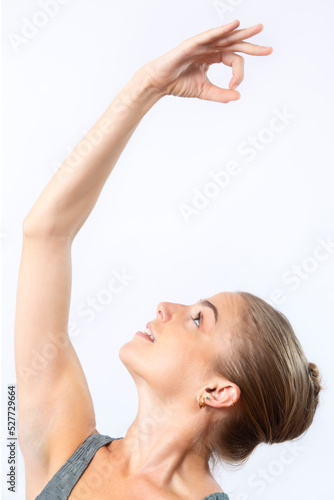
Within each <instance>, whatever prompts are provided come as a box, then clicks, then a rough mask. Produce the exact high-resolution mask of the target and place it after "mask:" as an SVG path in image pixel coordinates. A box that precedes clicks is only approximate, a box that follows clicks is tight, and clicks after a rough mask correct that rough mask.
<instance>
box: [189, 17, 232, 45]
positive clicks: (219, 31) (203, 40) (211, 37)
mask: <svg viewBox="0 0 334 500" xmlns="http://www.w3.org/2000/svg"><path fill="white" fill-rule="evenodd" d="M239 24H240V21H238V19H236V20H235V21H232V22H231V23H229V24H225V25H224V26H218V27H217V28H211V29H209V30H207V31H204V32H203V33H200V34H199V35H195V36H193V37H191V38H188V39H187V40H186V41H187V42H190V41H191V42H195V43H196V44H199V45H206V44H208V43H213V42H215V41H216V40H219V39H221V38H222V37H224V36H226V35H227V34H228V33H230V32H231V31H233V30H235V29H236V28H237V27H238V26H239Z"/></svg>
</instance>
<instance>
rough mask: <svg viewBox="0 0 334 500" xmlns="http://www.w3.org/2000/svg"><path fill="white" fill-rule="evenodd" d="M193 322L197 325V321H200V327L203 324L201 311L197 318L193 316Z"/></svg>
mask: <svg viewBox="0 0 334 500" xmlns="http://www.w3.org/2000/svg"><path fill="white" fill-rule="evenodd" d="M192 320H193V322H194V323H195V324H196V325H197V323H196V321H199V324H198V325H197V326H198V327H199V326H200V325H201V312H199V313H198V315H197V316H196V318H192Z"/></svg>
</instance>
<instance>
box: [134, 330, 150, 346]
mask: <svg viewBox="0 0 334 500" xmlns="http://www.w3.org/2000/svg"><path fill="white" fill-rule="evenodd" d="M136 335H139V336H140V337H144V339H146V340H148V341H149V342H152V344H154V342H153V340H151V339H150V337H149V336H148V335H146V333H143V332H136Z"/></svg>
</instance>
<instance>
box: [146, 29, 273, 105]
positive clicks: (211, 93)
mask: <svg viewBox="0 0 334 500" xmlns="http://www.w3.org/2000/svg"><path fill="white" fill-rule="evenodd" d="M239 24H240V22H239V21H238V20H235V21H233V22H232V23H229V24H226V25H224V26H220V27H218V28H212V29H210V30H208V31H205V32H204V33H200V34H199V35H196V36H193V37H191V38H188V39H187V40H185V41H184V42H182V43H181V44H180V45H178V46H177V47H175V48H174V49H172V50H170V51H169V52H167V53H166V54H164V55H162V56H161V57H158V58H157V59H154V60H153V61H151V62H149V63H147V64H145V65H144V66H142V67H141V68H140V70H139V71H141V72H142V74H143V75H145V79H146V81H147V82H148V83H149V85H150V86H151V87H152V88H154V89H156V90H157V91H158V92H159V93H161V95H174V96H180V97H198V98H199V99H206V100H209V101H216V102H224V103H226V102H229V101H235V100H237V99H239V98H240V94H239V92H237V91H236V90H234V89H235V88H236V87H237V86H238V85H239V84H240V83H241V82H242V80H243V77H244V58H243V57H242V56H240V55H238V54H236V52H243V53H245V54H251V55H256V56H266V55H269V54H270V53H271V52H272V48H271V47H264V46H262V45H254V44H252V43H248V42H244V41H243V40H245V39H246V38H250V37H252V36H254V35H256V34H257V33H259V32H260V31H262V29H263V26H262V24H257V25H256V26H252V27H251V28H245V29H240V30H237V29H236V28H237V27H238V26H239ZM221 62H222V63H223V64H226V65H227V66H231V67H232V74H233V77H232V78H231V81H230V84H229V89H224V88H220V87H217V86H216V85H213V84H212V83H211V82H210V80H209V79H208V77H207V71H208V69H209V67H210V65H211V64H214V63H221Z"/></svg>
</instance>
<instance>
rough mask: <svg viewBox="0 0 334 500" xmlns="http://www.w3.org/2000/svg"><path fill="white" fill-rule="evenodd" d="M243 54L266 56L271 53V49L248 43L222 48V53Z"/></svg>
mask: <svg viewBox="0 0 334 500" xmlns="http://www.w3.org/2000/svg"><path fill="white" fill-rule="evenodd" d="M227 51H228V52H243V53H244V54H250V55H251V56H267V55H269V54H271V52H272V51H273V49H272V47H264V46H263V45H255V44H254V43H249V42H237V43H234V44H231V45H227V46H226V47H224V48H223V53H224V52H227Z"/></svg>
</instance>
